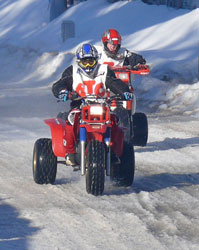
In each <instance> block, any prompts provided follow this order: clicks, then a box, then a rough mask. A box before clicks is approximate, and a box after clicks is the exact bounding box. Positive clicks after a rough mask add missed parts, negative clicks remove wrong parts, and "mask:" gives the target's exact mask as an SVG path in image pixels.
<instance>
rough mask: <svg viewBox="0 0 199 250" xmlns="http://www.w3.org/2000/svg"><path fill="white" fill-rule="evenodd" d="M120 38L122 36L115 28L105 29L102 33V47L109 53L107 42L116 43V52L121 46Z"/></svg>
mask: <svg viewBox="0 0 199 250" xmlns="http://www.w3.org/2000/svg"><path fill="white" fill-rule="evenodd" d="M121 40H122V37H121V36H120V34H119V32H118V31H117V30H115V29H109V30H107V31H105V32H104V34H103V35H102V43H103V45H104V49H105V51H106V52H109V53H111V52H110V51H109V50H108V48H107V43H112V44H116V45H118V48H117V50H116V52H117V51H118V50H119V48H120V46H121ZM111 54H112V53H111Z"/></svg>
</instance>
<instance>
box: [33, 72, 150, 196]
mask: <svg viewBox="0 0 199 250" xmlns="http://www.w3.org/2000/svg"><path fill="white" fill-rule="evenodd" d="M117 72H120V73H121V72H122V70H121V69H120V71H117ZM130 72H131V71H130V70H127V69H126V71H124V72H123V73H127V74H128V75H129V79H130ZM129 88H131V87H130V86H129ZM81 99H82V104H81V106H80V109H79V110H72V111H71V112H70V114H69V116H68V120H69V122H70V123H71V125H72V128H73V132H74V135H75V138H76V161H77V162H78V163H79V166H80V170H81V175H86V190H87V192H88V193H91V194H93V195H101V194H102V193H103V191H104V182H105V175H107V176H110V179H111V180H114V181H116V182H117V183H118V184H119V185H123V186H131V185H132V183H133V179H134V170H135V159H134V148H133V144H132V141H130V140H129V139H128V140H125V138H124V135H125V133H126V131H127V130H128V129H127V128H125V127H122V126H119V122H120V121H119V120H118V117H117V116H116V115H115V114H114V113H112V112H111V110H112V109H113V106H114V105H115V104H116V105H117V106H118V107H123V106H125V107H128V105H129V104H128V102H129V101H123V100H121V99H120V97H118V96H111V97H110V95H108V96H107V97H106V98H102V97H96V96H87V97H84V98H81ZM125 102H126V103H125ZM131 104H132V103H131ZM132 113H133V112H132V105H131V108H129V110H128V115H129V116H128V117H129V118H130V119H131V117H132ZM143 117H144V116H143ZM135 120H136V123H137V124H139V122H140V121H141V120H143V118H142V117H141V119H140V121H139V119H137V118H136V119H135ZM133 122H134V119H133ZM142 122H143V121H142ZM45 123H46V124H47V125H48V126H49V127H50V129H51V134H52V139H49V138H41V139H38V140H37V141H36V142H35V145H34V151H33V177H34V181H35V182H36V183H38V184H48V183H51V184H53V183H54V182H55V179H56V173H57V164H58V163H63V161H58V159H57V158H58V157H63V158H65V155H66V153H67V152H66V143H67V141H66V137H65V135H66V121H65V120H64V119H61V118H58V117H57V118H53V119H48V120H45ZM145 123H146V124H145V127H146V125H147V121H145ZM139 125H140V124H139ZM136 126H137V125H136ZM136 126H134V125H133V127H132V128H131V129H130V130H132V131H131V132H132V138H137V139H136V140H137V141H138V142H139V143H137V145H138V144H140V145H142V146H143V145H145V144H146V140H147V133H148V130H147V133H146V128H145V127H144V129H145V131H144V132H143V131H142V129H141V128H140V127H139V128H137V127H136ZM135 128H136V129H135ZM137 132H139V133H138V134H137ZM143 135H144V136H143ZM139 136H140V137H142V138H140V137H139ZM136 140H134V141H133V142H134V144H135V141H136Z"/></svg>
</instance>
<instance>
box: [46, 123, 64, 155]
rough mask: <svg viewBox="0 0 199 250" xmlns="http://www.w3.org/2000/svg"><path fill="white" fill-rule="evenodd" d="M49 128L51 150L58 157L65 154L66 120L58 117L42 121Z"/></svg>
mask: <svg viewBox="0 0 199 250" xmlns="http://www.w3.org/2000/svg"><path fill="white" fill-rule="evenodd" d="M44 122H45V123H46V124H47V125H48V126H49V127H50V130H51V135H52V148H53V152H54V154H55V155H56V156H58V157H65V155H66V132H65V124H66V122H65V121H64V120H62V119H60V118H55V119H47V120H45V121H44Z"/></svg>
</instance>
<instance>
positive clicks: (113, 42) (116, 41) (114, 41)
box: [108, 38, 120, 45]
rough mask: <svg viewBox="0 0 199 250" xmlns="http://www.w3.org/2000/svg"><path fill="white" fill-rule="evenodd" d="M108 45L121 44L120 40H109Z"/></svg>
mask: <svg viewBox="0 0 199 250" xmlns="http://www.w3.org/2000/svg"><path fill="white" fill-rule="evenodd" d="M108 43H110V44H112V45H119V44H120V40H119V39H118V38H110V39H109V40H108Z"/></svg>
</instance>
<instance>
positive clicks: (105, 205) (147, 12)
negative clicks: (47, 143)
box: [0, 0, 199, 250]
mask: <svg viewBox="0 0 199 250" xmlns="http://www.w3.org/2000/svg"><path fill="white" fill-rule="evenodd" d="M0 19H1V25H0V169H1V171H0V249H2V250H7V249H10V250H27V249H28V250H77V249H85V250H86V249H88V250H90V249H93V250H94V249H100V250H101V249H108V250H127V249H128V250H129V249H134V250H144V249H150V250H154V249H164V250H165V249H169V250H178V249H179V250H187V249H189V250H192V249H194V250H196V249H198V246H199V171H198V168H199V154H198V152H199V121H198V119H199V104H198V99H199V82H198V76H199V74H198V56H199V40H198V37H199V21H198V20H199V9H194V10H183V9H178V10H177V9H173V8H167V7H166V6H155V5H146V4H144V3H142V2H141V1H139V0H134V1H132V2H128V1H119V2H116V3H114V4H110V3H108V2H107V1H105V0H95V1H93V0H88V1H85V2H81V3H79V4H77V5H74V6H73V7H71V8H69V9H68V10H67V11H66V12H65V13H63V14H62V15H61V16H60V17H58V18H56V19H55V20H53V21H52V22H49V1H48V0H37V1H35V0H0ZM64 20H71V21H73V22H74V23H75V38H70V39H67V40H66V41H65V42H63V41H62V38H61V24H62V22H63V21H64ZM108 28H116V29H118V31H119V32H120V33H121V35H122V45H123V46H124V47H127V48H128V49H129V50H130V51H134V52H136V53H140V54H142V55H143V56H144V57H145V58H146V60H147V63H148V64H149V65H150V69H151V71H150V75H149V76H145V77H135V79H134V83H133V84H134V88H135V93H136V96H137V110H138V111H141V112H145V113H146V114H147V116H148V123H149V139H148V144H147V146H146V147H144V148H141V147H136V148H135V162H136V171H135V180H134V183H133V185H132V186H131V187H130V188H122V187H117V186H115V185H113V183H112V182H110V180H109V178H108V177H107V178H106V182H105V191H104V194H103V195H102V196H100V197H94V196H92V195H89V194H87V193H86V189H85V177H82V176H80V172H73V171H72V169H71V168H70V167H66V166H64V165H58V173H57V178H56V181H55V184H54V185H38V184H36V183H34V181H33V177H32V151H33V146H34V142H35V141H36V140H37V139H38V138H42V137H50V131H49V128H48V127H47V126H46V125H45V124H44V122H43V120H44V119H46V118H50V117H55V116H56V115H57V113H58V112H59V111H63V110H64V109H67V108H68V103H67V104H63V103H57V102H56V99H55V98H54V96H53V95H52V92H51V87H52V84H53V82H55V81H56V80H57V79H59V78H60V76H61V73H62V72H63V70H64V69H65V68H66V67H67V66H69V65H70V64H71V63H72V62H73V59H74V53H75V51H76V49H77V47H78V46H79V44H81V43H83V42H84V41H89V42H91V43H93V44H94V45H96V46H97V47H98V46H101V41H100V39H101V35H102V33H103V32H104V31H105V30H106V29H108Z"/></svg>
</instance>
